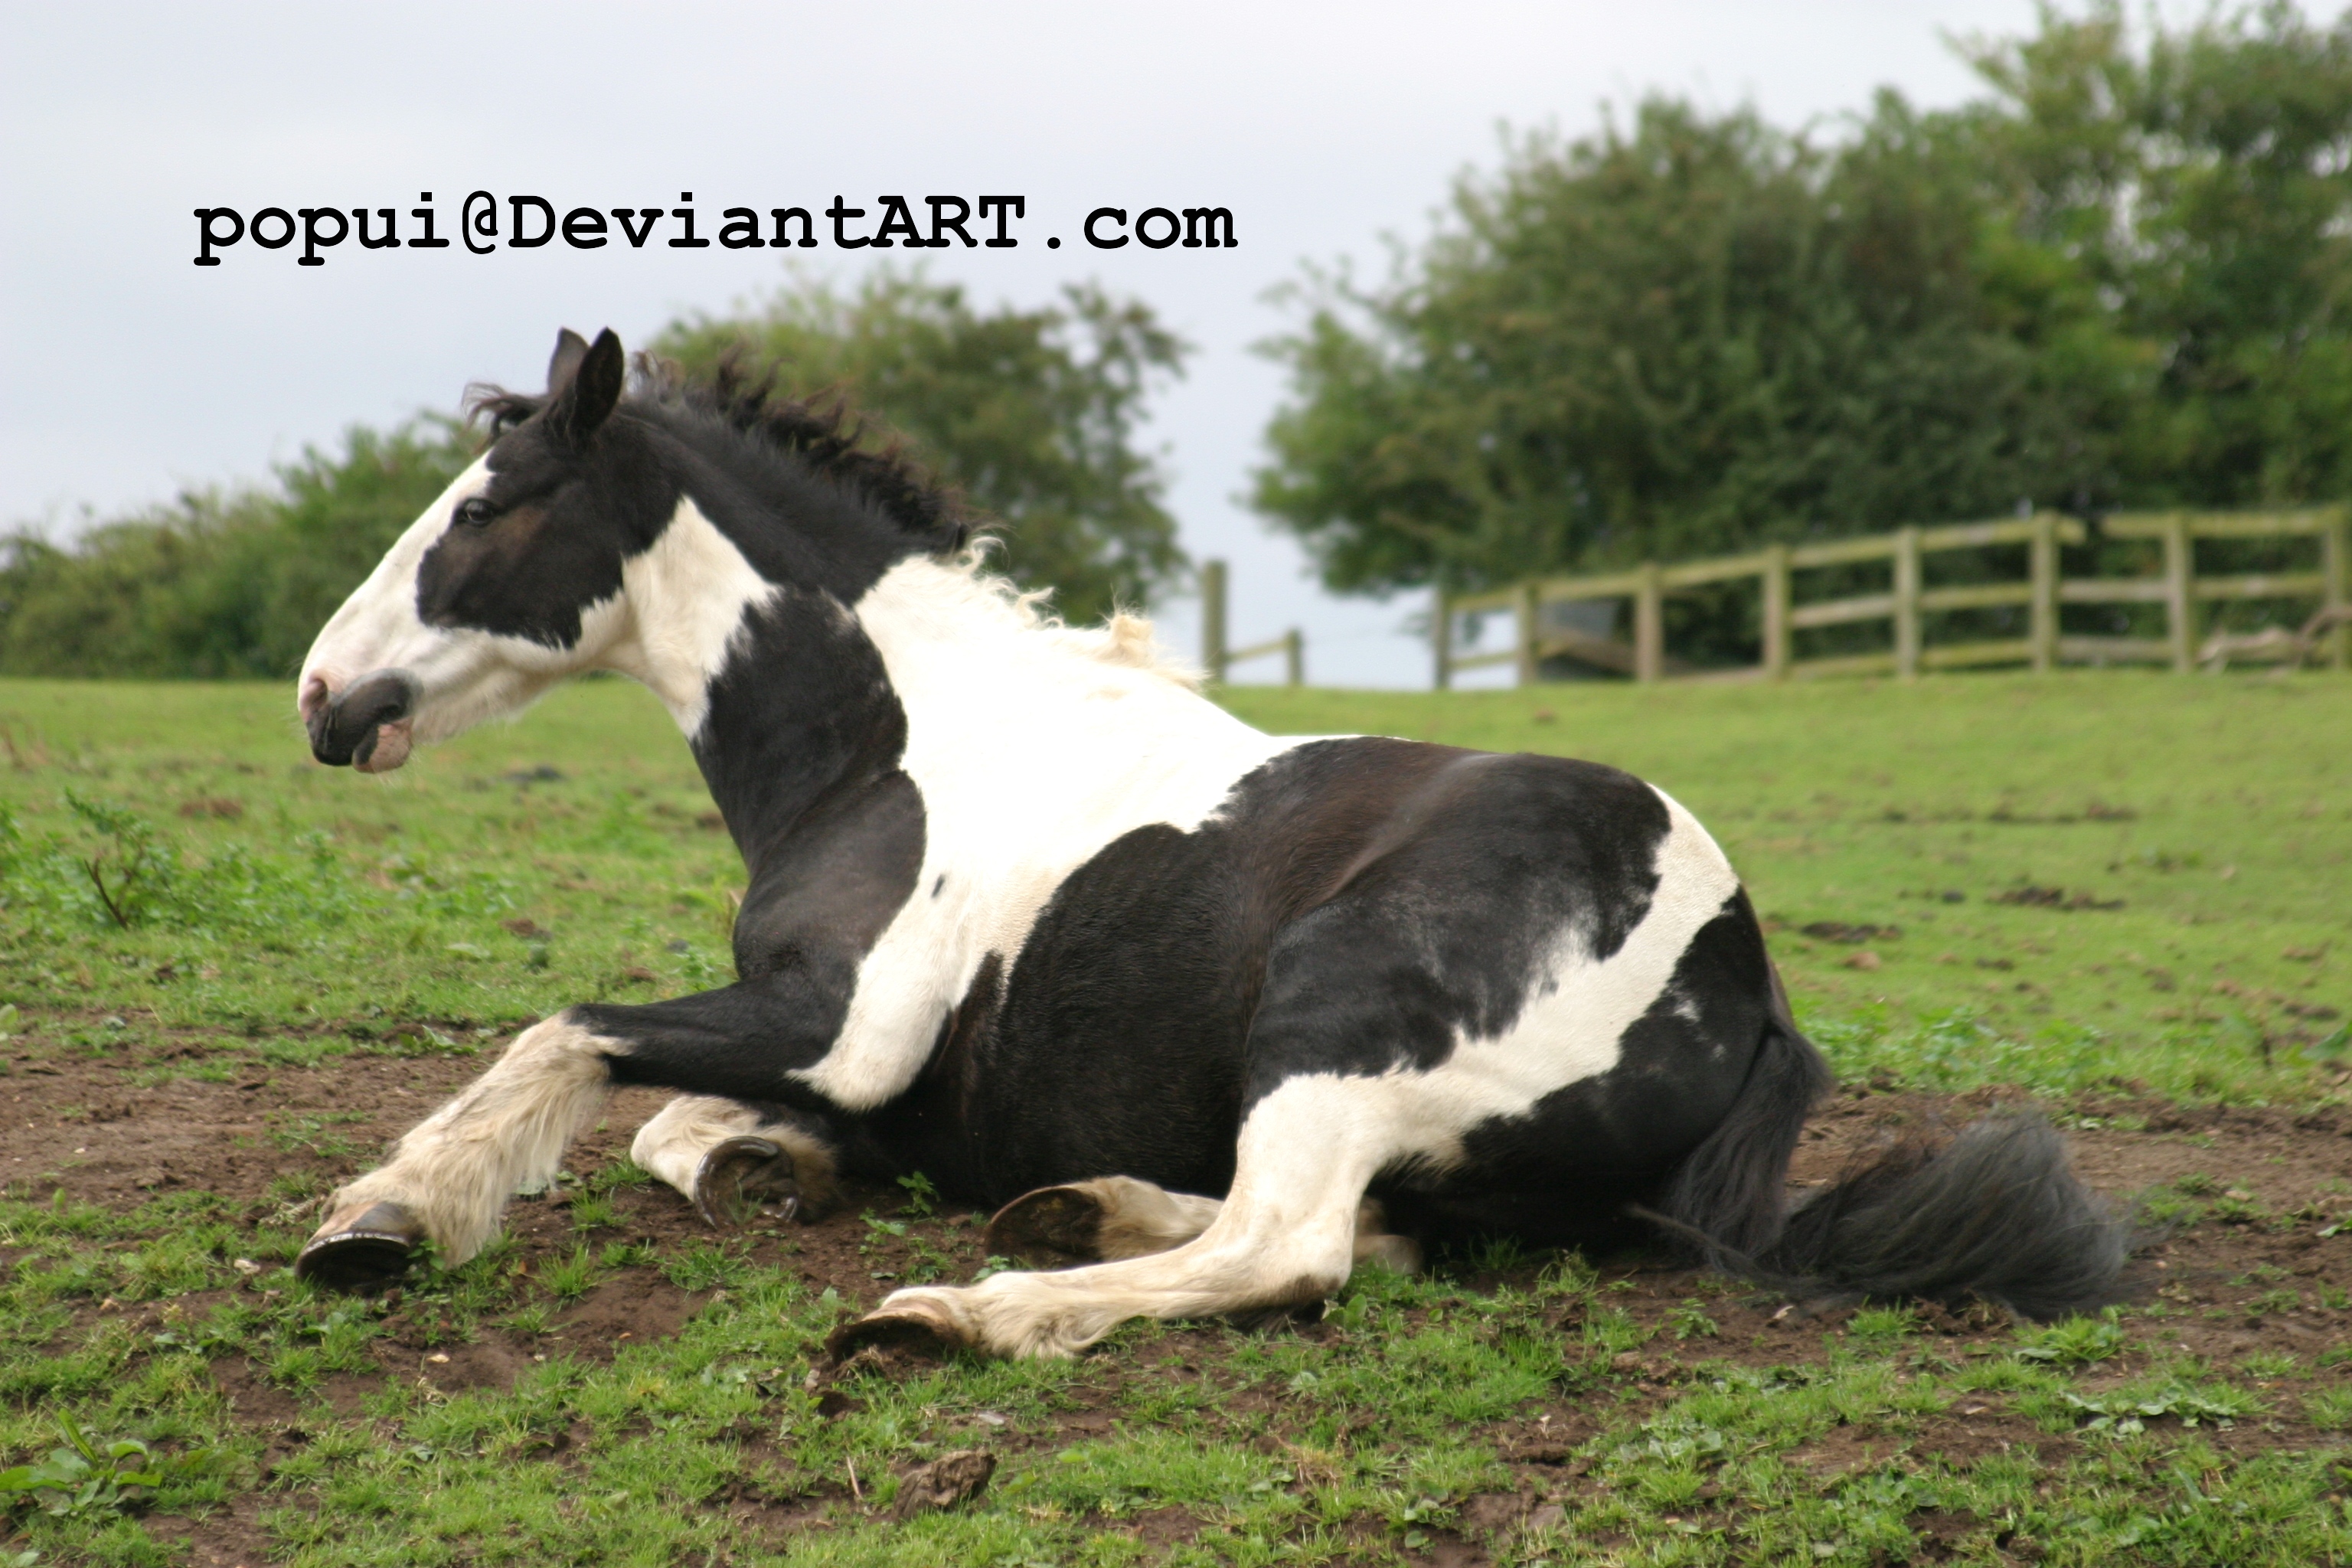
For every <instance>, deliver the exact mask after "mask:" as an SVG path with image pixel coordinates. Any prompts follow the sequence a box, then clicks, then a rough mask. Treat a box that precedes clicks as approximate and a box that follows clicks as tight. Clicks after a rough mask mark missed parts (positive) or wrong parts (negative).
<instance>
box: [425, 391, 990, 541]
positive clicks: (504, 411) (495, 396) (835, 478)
mask: <svg viewBox="0 0 2352 1568" xmlns="http://www.w3.org/2000/svg"><path fill="white" fill-rule="evenodd" d="M749 357H750V356H749V354H748V353H746V352H745V351H743V350H742V349H740V348H730V349H728V350H727V351H726V352H724V353H721V354H720V355H719V363H718V364H717V366H716V367H715V368H714V369H713V371H712V372H711V374H710V375H709V377H708V378H707V379H706V378H698V377H693V376H690V375H689V374H688V373H687V370H686V368H685V367H684V366H683V365H681V364H679V363H677V361H675V360H670V359H662V358H657V357H656V356H654V355H652V354H645V353H640V354H637V355H635V370H636V374H635V377H634V378H633V380H634V383H635V384H634V385H633V386H632V387H631V388H630V392H629V395H628V397H627V398H626V399H625V402H624V403H623V408H624V409H625V410H627V411H628V412H632V413H635V414H637V415H639V416H646V415H660V414H668V415H671V416H677V415H681V414H682V415H686V416H689V417H694V418H698V419H701V420H706V421H709V422H710V423H713V424H717V425H719V426H724V427H726V428H727V429H730V430H732V431H734V432H736V433H737V434H738V435H739V436H741V437H746V438H748V439H750V440H751V441H753V442H755V443H757V444H758V445H760V446H761V447H764V448H765V449H767V450H769V451H771V452H775V453H782V454H784V455H787V456H790V457H793V458H798V459H800V461H801V462H802V463H803V465H805V466H806V468H808V469H809V471H810V472H812V473H814V474H815V475H817V476H818V477H820V478H823V479H828V480H831V481H832V482H833V483H834V484H835V485H838V486H840V487H841V488H842V489H845V490H847V491H849V492H850V493H851V494H853V495H855V496H856V497H858V498H859V499H860V500H865V501H866V502H867V503H868V504H870V505H872V506H873V507H874V508H876V510H879V511H880V512H881V513H882V514H883V515H884V516H885V517H887V518H888V519H889V520H890V521H892V522H893V523H895V524H897V525H898V528H899V529H901V530H902V531H905V532H907V533H909V534H913V535H916V536H918V537H920V538H924V539H928V540H932V541H935V542H936V544H935V549H936V550H937V552H939V553H942V554H945V553H948V552H953V551H956V550H960V549H961V548H962V547H963V545H964V544H965V542H967V541H968V539H969V538H970V536H971V512H970V510H969V509H968V508H967V507H966V506H965V504H964V500H963V497H962V496H961V493H960V492H959V491H957V490H956V489H954V488H952V487H950V486H948V485H943V484H941V483H940V482H939V481H938V480H937V479H934V478H933V477H932V476H931V474H930V473H929V471H928V470H927V469H925V468H924V467H923V466H922V464H921V463H920V462H919V461H918V460H917V459H916V458H914V457H913V456H912V455H911V454H910V453H908V450H907V448H906V443H905V442H904V441H903V440H901V439H899V438H898V437H896V436H892V437H889V438H888V439H887V441H886V442H885V444H884V445H883V446H882V447H881V448H880V449H879V450H876V449H872V448H869V447H865V446H863V445H862V443H863V442H864V440H865V438H866V432H867V429H868V425H867V422H866V419H865V418H864V417H863V416H859V415H857V414H856V412H855V411H854V410H853V409H852V408H851V407H850V404H849V399H848V396H847V395H846V394H845V393H842V392H839V391H837V390H834V389H826V390H824V391H820V392H818V393H815V394H814V395H810V396H807V397H793V396H790V395H780V394H779V393H778V391H777V388H776V380H777V369H776V367H775V366H773V365H769V366H766V367H764V368H755V367H753V366H751V364H749V363H747V361H748V360H749ZM548 398H549V394H546V393H525V392H509V391H508V390H507V389H506V388H505V387H502V386H497V385H492V384H485V383H477V384H474V385H472V386H470V387H468V388H467V392H466V417H467V420H468V421H473V420H479V419H484V418H487V420H488V425H489V435H490V439H491V440H493V441H495V440H496V439H497V438H498V437H499V436H501V435H504V434H505V433H506V432H507V431H509V430H510V429H512V428H514V426H518V425H520V424H521V423H522V422H523V421H524V420H526V419H529V418H530V417H531V416H533V415H535V414H537V413H539V412H540V410H541V409H542V408H544V407H545V406H546V405H547V403H548Z"/></svg>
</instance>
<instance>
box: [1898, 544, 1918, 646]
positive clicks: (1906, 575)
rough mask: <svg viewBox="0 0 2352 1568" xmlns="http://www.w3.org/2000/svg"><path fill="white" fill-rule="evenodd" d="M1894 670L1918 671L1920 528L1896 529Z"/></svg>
mask: <svg viewBox="0 0 2352 1568" xmlns="http://www.w3.org/2000/svg"><path fill="white" fill-rule="evenodd" d="M1918 675H1919V531H1918V529H1917V528H1916V527H1912V528H1898V529H1896V530H1895V678H1896V679H1901V680H1916V679H1918Z"/></svg>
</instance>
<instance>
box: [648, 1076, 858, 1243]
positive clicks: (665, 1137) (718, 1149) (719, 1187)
mask: <svg viewBox="0 0 2352 1568" xmlns="http://www.w3.org/2000/svg"><path fill="white" fill-rule="evenodd" d="M629 1158H630V1159H632V1160H635V1162H636V1163H638V1164H640V1165H642V1166H644V1167H645V1168H646V1170H648V1171H650V1172H652V1173H654V1174H655V1175H656V1176H658V1177H660V1178H661V1179H662V1180H663V1181H665V1182H667V1183H668V1184H670V1185H671V1186H673V1187H676V1188H677V1190H678V1191H679V1192H681V1193H683V1194H686V1196H687V1198H688V1200H689V1201H691V1202H692V1203H693V1205H694V1206H695V1210H696V1212H698V1214H700V1215H702V1217H703V1218H704V1219H705V1220H707V1221H709V1223H710V1224H712V1225H714V1226H722V1227H723V1226H736V1225H741V1224H743V1223H744V1222H745V1221H747V1220H749V1219H750V1218H751V1216H752V1215H754V1214H756V1213H758V1212H759V1211H760V1210H761V1209H763V1208H765V1209H774V1210H778V1211H780V1212H781V1213H782V1215H784V1216H785V1217H787V1218H791V1217H793V1216H795V1215H797V1216H798V1217H800V1218H802V1219H814V1218H815V1217H817V1216H818V1215H822V1214H824V1212H825V1211H826V1210H828V1209H830V1208H831V1207H832V1206H833V1205H834V1203H835V1198H836V1196H837V1194H836V1191H835V1186H834V1156H833V1151H832V1150H831V1149H829V1148H827V1147H826V1146H825V1144H824V1141H823V1140H821V1139H820V1138H818V1137H817V1136H816V1135H815V1133H814V1132H813V1131H810V1130H809V1129H808V1128H807V1127H805V1126H803V1125H802V1123H801V1122H800V1121H799V1120H798V1119H796V1118H795V1117H793V1115H792V1113H791V1112H789V1111H787V1110H784V1109H783V1108H782V1107H779V1106H772V1105H763V1104H757V1103H753V1102H751V1101H746V1100H728V1099H725V1098H723V1097H721V1096H719V1095H711V1094H681V1095H679V1096H678V1097H677V1099H675V1100H671V1101H670V1102H669V1103H668V1104H667V1105H666V1106H664V1107H662V1109H661V1110H660V1111H659V1112H658V1113H656V1115H655V1116H654V1118H653V1119H652V1120H651V1121H647V1122H646V1124H645V1125H644V1126H643V1127H641V1128H639V1129H638V1130H637V1136H636V1141H635V1142H633V1143H632V1144H630V1145H629Z"/></svg>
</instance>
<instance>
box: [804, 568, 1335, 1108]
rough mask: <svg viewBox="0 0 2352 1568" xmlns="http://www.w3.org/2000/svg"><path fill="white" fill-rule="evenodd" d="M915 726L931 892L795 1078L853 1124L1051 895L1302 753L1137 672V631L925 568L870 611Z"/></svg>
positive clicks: (888, 1091) (901, 921)
mask: <svg viewBox="0 0 2352 1568" xmlns="http://www.w3.org/2000/svg"><path fill="white" fill-rule="evenodd" d="M855 613H856V617H857V621H858V624H859V626H861V627H862V628H863V629H864V631H865V633H866V637H868V638H870V639H871V640H872V642H873V644H874V646H875V647H876V648H877V650H878V651H879V652H880V653H881V656H882V662H883V666H884V668H885V669H886V670H887V673H888V676H889V679H890V684H891V687H892V689H894V690H895V691H896V692H897V693H898V701H899V703H900V705H901V706H902V708H903V709H904V710H905V712H906V715H907V750H906V755H905V758H904V760H903V762H902V763H901V764H900V765H901V766H903V767H904V768H905V769H906V772H907V773H908V776H909V777H911V778H912V779H913V780H914V781H915V784H916V787H917V788H918V789H919V791H920V792H921V794H922V798H923V834H924V858H923V868H922V872H921V877H920V880H919V883H918V884H917V885H918V886H919V887H923V888H930V887H935V886H939V885H940V878H941V877H942V876H944V877H945V878H946V879H947V880H946V884H945V887H944V889H943V890H942V891H941V893H940V896H939V897H936V898H933V897H929V896H925V897H920V898H914V899H909V900H908V901H907V903H906V905H905V906H904V907H903V908H902V909H901V910H899V911H898V916H897V917H896V918H895V919H894V920H892V921H891V922H890V924H889V926H888V927H887V928H886V929H885V930H884V931H883V933H882V936H881V938H880V940H879V941H877V942H876V943H875V946H874V949H873V951H872V952H870V953H868V954H867V955H866V961H865V962H864V963H862V964H861V965H860V966H859V968H858V973H857V984H856V991H855V992H854V993H853V994H852V995H851V998H850V1004H849V1012H848V1016H847V1019H846V1021H845V1024H844V1026H843V1027H842V1031H841V1034H840V1037H839V1038H838V1039H837V1040H836V1042H835V1046H834V1047H833V1049H832V1050H831V1051H829V1052H828V1053H827V1054H826V1055H825V1056H824V1058H823V1059H822V1060H820V1061H818V1062H817V1063H816V1064H815V1065H814V1067H810V1068H804V1069H803V1070H801V1071H800V1072H798V1073H797V1074H795V1075H794V1076H796V1077H798V1078H799V1079H802V1080H803V1082H805V1083H807V1084H808V1085H809V1086H810V1087H811V1088H813V1089H815V1090H816V1091H817V1092H819V1093H820V1094H822V1095H824V1097H825V1098H826V1099H827V1100H832V1101H833V1102H834V1103H835V1104H837V1105H840V1106H842V1107H843V1108H845V1109H846V1110H872V1109H874V1108H876V1107H877V1106H880V1105H883V1104H886V1103H887V1102H888V1101H889V1100H892V1099H894V1098H896V1097H897V1096H898V1095H899V1094H900V1093H902V1092H904V1091H905V1089H907V1087H908V1085H909V1084H911V1083H912V1082H913V1081H914V1080H915V1078H916V1075H917V1074H919V1072H920V1071H921V1070H922V1067H923V1064H924V1062H925V1061H926V1060H927V1059H928V1058H929V1053H930V1049H931V1046H932V1043H933V1041H934V1040H936V1039H937V1037H938V1034H939V1028H940V1024H941V1022H942V1021H944V1020H945V1018H946V1017H947V1016H948V1014H949V1012H950V1010H951V1009H953V1008H954V1007H955V1005H957V1004H958V1003H959V1002H961V1000H962V999H963V996H964V994H965V993H966V992H967V991H968V990H969V989H970V988H971V984H972V981H973V978H974V976H975V975H977V974H978V973H979V971H980V967H981V965H982V963H983V962H985V960H986V958H987V956H988V955H989V954H990V953H992V952H995V953H1001V954H1003V956H1004V958H1005V960H1006V961H1007V962H1008V963H1009V962H1010V961H1011V960H1012V959H1013V957H1014V955H1016V954H1018V953H1019V952H1020V951H1021V947H1022V944H1023V943H1024V942H1026V941H1027V940H1028V936H1029V931H1030V928H1031V927H1032V926H1033V925H1034V924H1035V922H1036V919H1037V915H1038V911H1040V910H1043V909H1044V908H1045V903H1046V901H1047V900H1050V899H1051V898H1052V897H1053V895H1054V891H1055V889H1057V888H1059V887H1060V886H1061V885H1062V883H1063V881H1064V880H1065V879H1066V878H1068V876H1069V875H1070V873H1071V872H1073V871H1075V870H1076V869H1077V868H1079V867H1080V866H1082V865H1084V864H1085V863H1086V862H1087V860H1089V859H1091V858H1093V857H1094V856H1095V855H1096V854H1097V853H1098V852H1099V851H1100V850H1101V849H1102V848H1103V847H1104V846H1106V845H1108V844H1109V843H1110V842H1111V841H1112V840H1113V839H1116V838H1118V837H1119V836H1120V835H1122V834H1125V833H1129V832H1131V831H1133V830H1134V829H1136V828H1138V827H1143V826H1150V825H1152V824H1157V823H1165V824H1168V825H1169V826H1173V827H1176V828H1179V829H1181V830H1183V831H1187V832H1189V831H1191V830H1192V829H1193V828H1196V827H1198V826H1201V824H1202V823H1203V822H1205V821H1206V820H1208V818H1209V817H1210V816H1213V814H1214V813H1215V811H1216V810H1217V807H1218V806H1219V805H1221V804H1223V802H1224V801H1225V799H1226V798H1227V797H1228V796H1229V795H1231V794H1232V792H1233V787H1234V784H1235V783H1237V782H1238V781H1239V780H1240V779H1241V778H1242V777H1243V776H1244V774H1246V773H1250V772H1251V771H1252V770H1254V769H1255V768H1257V767H1259V766H1261V765H1263V764H1264V763H1265V762H1266V761H1268V760H1269V759H1270V758H1273V757H1276V756H1278V755H1280V754H1281V753H1282V752H1286V751H1289V750H1290V749H1292V748H1293V747H1296V746H1298V745H1302V744H1304V743H1306V742H1304V741H1303V740H1302V739H1301V738H1299V737H1296V736H1286V737H1281V738H1276V737H1273V736H1268V735H1265V734H1262V733H1260V732H1259V731H1256V730H1253V729H1251V728H1250V727H1249V726H1248V725H1246V724H1244V723H1243V722H1242V721H1240V720H1238V719H1235V718H1234V717H1233V716H1232V715H1231V714H1228V713H1226V712H1225V711H1224V710H1223V709H1221V708H1218V707H1217V706H1216V705H1215V704H1213V703H1211V702H1208V701H1204V700H1202V698H1201V697H1200V696H1199V695H1197V694H1196V693H1195V692H1193V691H1192V689H1191V687H1190V686H1189V684H1188V683H1187V682H1186V681H1185V680H1183V679H1181V678H1179V677H1176V676H1173V675H1171V674H1170V673H1169V672H1167V671H1165V670H1162V669H1160V668H1154V667H1153V666H1152V665H1150V663H1149V662H1147V661H1145V660H1143V659H1141V658H1139V656H1138V653H1137V650H1136V649H1135V647H1133V646H1132V644H1133V642H1134V639H1135V637H1136V636H1137V633H1136V630H1135V624H1134V623H1130V624H1129V626H1126V627H1119V626H1114V627H1111V628H1108V629H1107V630H1105V631H1101V632H1088V631H1077V630H1072V629H1069V628H1066V627H1058V626H1041V625H1039V624H1037V622H1036V620H1035V617H1034V616H1031V615H1026V614H1024V611H1023V608H1022V606H1021V605H1020V604H1019V602H1018V601H1017V600H1014V599H1012V598H1009V597H1008V596H1007V595H1005V594H1004V592H1003V590H1002V589H1001V588H1000V587H998V586H996V585H994V584H991V583H990V582H989V581H987V580H986V579H984V578H981V577H978V576H976V575H975V574H973V573H972V572H971V570H970V569H969V568H968V567H965V566H960V565H956V564H952V563H942V562H940V561H935V560H931V559H929V558H927V557H920V556H918V557H914V558H912V559H909V560H906V561H902V562H900V563H898V564H897V565H896V566H893V567H892V568H891V569H890V570H889V571H888V572H887V573H886V574H884V575H883V577H882V578H881V580H880V581H879V582H877V583H876V584H875V585H874V586H873V587H872V588H871V589H870V590H868V591H867V593H866V595H865V596H864V597H863V598H861V599H860V600H859V601H858V602H857V604H856V606H855Z"/></svg>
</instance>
